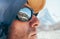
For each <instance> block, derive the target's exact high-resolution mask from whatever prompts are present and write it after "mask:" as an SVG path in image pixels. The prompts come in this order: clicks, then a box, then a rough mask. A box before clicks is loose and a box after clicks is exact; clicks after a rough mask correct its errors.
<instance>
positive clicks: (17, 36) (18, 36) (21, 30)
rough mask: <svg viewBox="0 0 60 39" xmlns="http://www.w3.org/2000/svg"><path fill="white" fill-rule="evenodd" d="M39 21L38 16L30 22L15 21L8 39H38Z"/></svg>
mask: <svg viewBox="0 0 60 39" xmlns="http://www.w3.org/2000/svg"><path fill="white" fill-rule="evenodd" d="M38 25H39V21H38V19H37V17H36V16H34V15H33V16H32V19H31V20H30V21H28V22H22V21H19V20H14V21H13V22H12V24H11V27H10V29H9V36H8V39H36V28H37V26H38Z"/></svg>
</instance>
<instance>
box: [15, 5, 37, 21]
mask: <svg viewBox="0 0 60 39" xmlns="http://www.w3.org/2000/svg"><path fill="white" fill-rule="evenodd" d="M23 8H28V9H29V10H30V11H31V17H30V18H29V19H28V21H29V20H31V19H32V16H33V15H35V16H37V14H34V13H33V9H32V8H30V7H27V6H22V7H21V9H23ZM16 19H18V20H20V19H19V18H18V16H17V15H16ZM20 21H22V20H20ZM23 22H24V21H23Z"/></svg>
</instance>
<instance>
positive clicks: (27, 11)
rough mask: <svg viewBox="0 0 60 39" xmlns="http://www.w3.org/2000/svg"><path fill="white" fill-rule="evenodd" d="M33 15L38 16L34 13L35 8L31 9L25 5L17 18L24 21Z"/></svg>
mask: <svg viewBox="0 0 60 39" xmlns="http://www.w3.org/2000/svg"><path fill="white" fill-rule="evenodd" d="M33 15H35V16H37V14H34V11H33V9H31V8H29V7H27V6H24V7H22V8H21V9H20V10H19V12H18V13H17V16H16V19H18V20H20V21H22V22H26V21H29V20H31V19H32V16H33Z"/></svg>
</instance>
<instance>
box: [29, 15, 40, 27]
mask: <svg viewBox="0 0 60 39" xmlns="http://www.w3.org/2000/svg"><path fill="white" fill-rule="evenodd" d="M29 24H30V26H31V27H37V26H38V25H39V20H38V18H37V17H36V16H34V15H33V16H32V19H31V20H30V22H29Z"/></svg>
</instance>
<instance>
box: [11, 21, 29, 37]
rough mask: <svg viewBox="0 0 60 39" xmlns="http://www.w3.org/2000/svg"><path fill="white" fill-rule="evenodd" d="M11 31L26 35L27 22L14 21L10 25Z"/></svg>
mask: <svg viewBox="0 0 60 39" xmlns="http://www.w3.org/2000/svg"><path fill="white" fill-rule="evenodd" d="M11 29H12V31H11V32H12V33H15V34H17V35H20V36H23V35H27V33H28V29H29V24H28V23H27V22H19V21H14V22H13V23H12V25H11Z"/></svg>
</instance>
